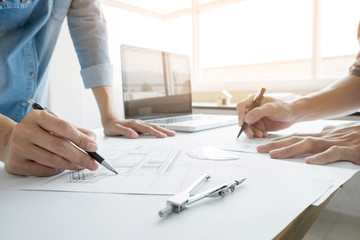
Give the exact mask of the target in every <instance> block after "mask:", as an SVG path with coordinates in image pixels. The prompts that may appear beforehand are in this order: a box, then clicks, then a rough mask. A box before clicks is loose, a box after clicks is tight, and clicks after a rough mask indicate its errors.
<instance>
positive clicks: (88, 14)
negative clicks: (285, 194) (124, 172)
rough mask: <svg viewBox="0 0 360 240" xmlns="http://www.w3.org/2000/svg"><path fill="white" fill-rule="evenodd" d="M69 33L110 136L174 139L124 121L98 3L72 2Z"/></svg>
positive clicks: (152, 128) (153, 128) (166, 133)
mask: <svg viewBox="0 0 360 240" xmlns="http://www.w3.org/2000/svg"><path fill="white" fill-rule="evenodd" d="M67 17H68V24H69V30H70V33H71V37H72V39H73V43H74V46H75V48H76V52H77V55H78V58H79V62H80V65H81V76H82V78H83V81H84V85H85V88H91V89H92V90H93V93H94V95H95V98H96V101H97V104H98V107H99V110H100V113H101V120H102V124H103V127H104V133H105V134H106V135H109V136H114V135H125V136H127V137H130V138H137V137H138V133H137V132H141V133H148V134H151V135H154V136H156V137H166V136H174V135H175V132H174V131H169V130H166V129H164V128H160V127H158V126H156V125H152V124H147V123H145V122H143V121H139V120H121V119H120V118H119V117H118V114H117V111H116V109H115V107H114V104H115V103H114V99H113V95H112V88H111V85H112V82H113V76H112V71H113V70H112V65H111V64H110V60H109V56H108V38H107V29H106V21H105V19H104V16H103V14H102V11H101V7H100V1H99V0H95V1H94V0H91V1H90V0H88V1H80V0H73V1H72V4H71V7H70V9H69V11H68V14H67Z"/></svg>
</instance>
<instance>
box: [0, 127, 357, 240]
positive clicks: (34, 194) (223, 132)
mask: <svg viewBox="0 0 360 240" xmlns="http://www.w3.org/2000/svg"><path fill="white" fill-rule="evenodd" d="M237 130H238V127H236V126H230V127H226V128H221V129H214V130H210V131H204V132H199V133H193V134H182V133H179V135H178V139H181V140H182V146H183V147H186V146H190V145H189V144H190V142H191V141H193V140H196V139H201V143H202V145H208V144H211V143H214V141H219V138H221V139H222V138H235V135H236V134H237ZM175 138H176V137H175ZM175 138H168V141H174V143H175V142H176V141H177V140H176V139H175ZM184 139H189V141H183V140H184ZM190 139H191V141H190ZM133 141H136V140H133ZM268 160H269V161H272V160H270V159H268ZM274 161H275V160H274ZM295 161H297V162H301V161H303V160H302V159H300V158H297V159H296V160H295ZM298 166H302V164H298V163H294V168H296V167H298ZM333 166H335V167H336V166H337V165H336V164H335V165H333ZM339 166H340V165H339ZM342 166H343V167H345V168H354V169H358V166H355V165H352V164H350V163H349V164H346V163H345V165H342ZM1 174H5V173H4V170H3V169H0V176H1ZM275 187H276V186H274V188H275ZM235 193H236V191H235V192H234V194H230V195H228V196H226V197H225V198H221V199H210V200H207V201H203V202H199V203H198V204H196V205H194V206H193V207H192V208H190V209H188V210H185V211H184V212H182V213H181V214H172V215H170V216H169V217H167V218H164V219H163V218H160V217H159V216H158V215H157V213H158V211H159V210H160V209H162V208H164V206H165V202H166V200H167V199H168V198H169V196H151V195H128V194H100V193H78V192H52V191H48V192H46V191H22V190H0V239H6V240H11V239H29V240H30V239H268V238H273V237H276V236H278V237H277V238H283V239H289V236H291V237H292V238H293V239H296V237H299V238H301V237H302V236H303V235H304V234H305V232H306V231H307V229H308V228H309V227H310V226H311V223H312V222H313V221H314V220H315V219H316V217H317V216H318V214H319V213H320V211H321V210H322V208H323V207H324V206H325V205H326V203H324V204H322V205H321V206H320V207H314V206H310V207H309V208H307V209H306V210H305V212H303V209H302V210H297V212H294V214H293V215H291V219H290V220H289V219H287V218H289V216H288V215H287V216H286V217H284V216H285V215H286V213H287V211H289V210H290V209H287V208H286V207H284V206H283V203H281V202H279V203H277V204H273V203H272V204H270V203H268V201H269V199H267V198H266V197H264V199H254V205H253V206H243V205H241V204H239V203H240V202H241V199H239V196H240V195H239V194H235ZM240 193H241V192H240ZM290 198H291V196H289V199H290ZM255 203H256V204H255ZM259 203H261V204H259ZM270 207H271V208H275V210H276V211H277V213H278V214H276V215H269V214H268V212H267V211H266V209H269V208H270ZM249 208H251V209H253V211H252V213H251V214H249V213H247V214H245V215H244V213H245V210H246V209H249ZM305 208H306V207H305ZM305 208H304V209H305ZM272 210H274V209H272ZM269 212H270V211H269ZM309 216H310V217H309ZM301 217H305V218H304V219H307V221H306V222H305V225H301V226H299V225H297V223H299V222H300V223H301V222H302V219H301ZM274 220H280V221H283V226H282V227H281V229H274V228H273V226H272V222H273V221H274ZM293 220H294V221H293ZM290 222H291V223H290ZM289 223H290V224H289ZM283 229H284V230H283ZM299 229H301V231H300V230H299ZM282 230H283V231H282ZM297 231H298V232H297ZM269 236H271V237H269ZM294 237H295V238H294Z"/></svg>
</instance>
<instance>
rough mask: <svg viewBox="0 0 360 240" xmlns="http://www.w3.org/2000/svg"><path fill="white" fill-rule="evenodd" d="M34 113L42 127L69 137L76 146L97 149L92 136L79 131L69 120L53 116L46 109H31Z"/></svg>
mask: <svg viewBox="0 0 360 240" xmlns="http://www.w3.org/2000/svg"><path fill="white" fill-rule="evenodd" d="M31 112H33V113H32V114H37V116H36V118H37V120H38V121H37V123H38V124H39V126H40V127H41V128H43V129H44V130H46V131H48V132H52V133H54V134H55V135H57V136H59V137H62V138H65V139H68V140H69V141H71V142H73V143H74V144H75V145H76V146H78V147H80V148H81V149H84V150H85V151H89V152H95V151H97V144H96V142H95V141H94V140H92V139H91V137H89V136H87V135H86V134H84V133H82V132H81V131H79V130H78V129H77V128H76V127H74V126H72V125H71V124H69V123H68V122H66V121H64V120H62V119H60V118H57V117H55V116H52V115H50V114H48V113H46V112H44V111H31Z"/></svg>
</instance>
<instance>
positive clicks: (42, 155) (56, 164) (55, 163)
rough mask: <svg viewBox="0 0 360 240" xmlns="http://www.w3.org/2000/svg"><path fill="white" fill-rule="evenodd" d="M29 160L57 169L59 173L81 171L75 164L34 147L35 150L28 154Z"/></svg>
mask: <svg viewBox="0 0 360 240" xmlns="http://www.w3.org/2000/svg"><path fill="white" fill-rule="evenodd" d="M28 158H29V159H31V160H34V161H36V162H37V163H39V164H41V165H43V166H47V167H50V168H54V169H57V170H59V171H64V170H66V169H69V170H79V169H80V167H79V166H78V165H77V164H75V163H74V162H70V161H69V160H67V159H65V158H63V157H61V156H59V155H56V154H53V153H51V152H49V151H46V150H44V149H42V148H39V147H37V146H34V148H33V150H32V151H31V152H30V153H29V154H28Z"/></svg>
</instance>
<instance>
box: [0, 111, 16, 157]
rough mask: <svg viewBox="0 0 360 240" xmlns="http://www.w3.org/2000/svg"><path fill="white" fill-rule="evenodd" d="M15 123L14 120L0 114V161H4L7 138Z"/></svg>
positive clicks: (9, 136)
mask: <svg viewBox="0 0 360 240" xmlns="http://www.w3.org/2000/svg"><path fill="white" fill-rule="evenodd" d="M15 125H16V122H14V121H12V120H11V119H9V118H7V117H5V116H3V115H0V161H1V162H4V159H5V149H6V147H7V145H8V142H9V139H10V138H11V134H12V129H13V128H14V126H15Z"/></svg>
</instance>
